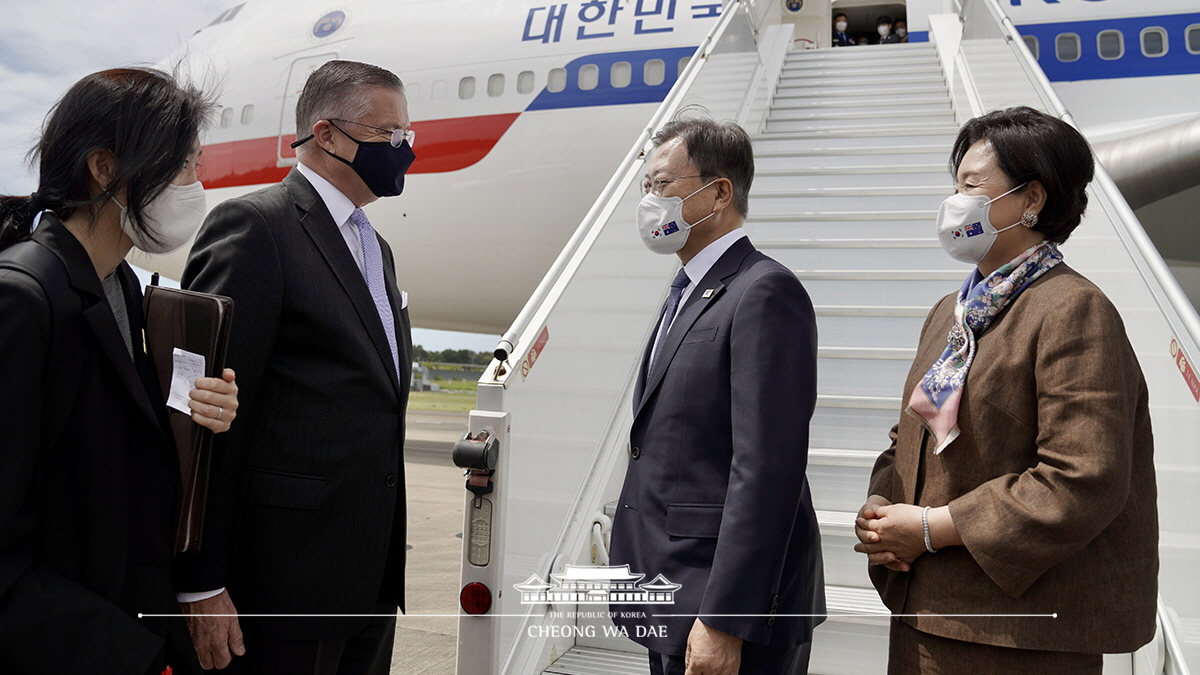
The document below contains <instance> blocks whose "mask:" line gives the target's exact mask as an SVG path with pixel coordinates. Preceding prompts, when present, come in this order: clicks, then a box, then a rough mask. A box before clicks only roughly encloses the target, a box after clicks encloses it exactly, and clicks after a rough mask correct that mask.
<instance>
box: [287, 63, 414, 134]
mask: <svg viewBox="0 0 1200 675" xmlns="http://www.w3.org/2000/svg"><path fill="white" fill-rule="evenodd" d="M371 87H383V88H385V89H394V90H395V91H398V92H400V93H404V83H403V82H401V81H400V78H398V77H396V75H395V74H394V73H392V71H390V70H387V69H385V68H380V67H379V66H373V65H371V64H369V63H359V62H358V61H329V62H328V63H326V64H325V65H323V66H321V67H320V68H317V69H316V70H314V71H313V72H312V73H311V74H310V75H309V76H308V80H307V81H306V82H305V83H304V91H302V92H301V93H300V100H298V101H297V102H296V137H297V138H298V139H302V138H304V137H305V136H308V135H309V134H311V133H312V127H313V125H314V124H316V123H317V121H318V120H327V119H330V118H334V117H336V118H341V119H348V120H353V119H356V118H359V117H362V116H363V115H365V114H366V113H367V110H368V108H369V107H370V98H369V92H370V88H371Z"/></svg>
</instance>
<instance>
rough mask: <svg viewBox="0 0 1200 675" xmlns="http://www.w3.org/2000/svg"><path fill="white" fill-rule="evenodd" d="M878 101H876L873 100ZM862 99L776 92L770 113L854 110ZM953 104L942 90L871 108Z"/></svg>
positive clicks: (858, 106) (893, 99)
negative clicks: (810, 109)
mask: <svg viewBox="0 0 1200 675" xmlns="http://www.w3.org/2000/svg"><path fill="white" fill-rule="evenodd" d="M874 103H878V102H874ZM863 105H864V103H863V101H861V100H859V99H858V97H854V96H832V95H829V94H820V95H815V96H779V95H778V94H776V96H775V98H774V100H773V101H772V107H771V110H772V114H773V113H774V111H783V110H802V109H806V108H818V109H821V110H841V109H843V108H850V109H854V110H858V109H861V108H862V107H863ZM951 105H953V104H952V102H951V100H950V97H949V96H947V95H946V94H945V92H942V93H941V94H937V93H922V94H911V95H907V96H893V97H891V98H889V99H888V101H887V103H886V105H873V106H872V110H881V109H884V108H895V109H897V110H905V109H908V108H910V107H914V106H939V107H940V106H951Z"/></svg>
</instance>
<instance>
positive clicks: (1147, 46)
mask: <svg viewBox="0 0 1200 675" xmlns="http://www.w3.org/2000/svg"><path fill="white" fill-rule="evenodd" d="M1166 53H1167V31H1165V30H1163V29H1162V28H1158V27H1154V28H1147V29H1145V30H1143V31H1142V54H1144V55H1145V56H1162V55H1163V54H1166Z"/></svg>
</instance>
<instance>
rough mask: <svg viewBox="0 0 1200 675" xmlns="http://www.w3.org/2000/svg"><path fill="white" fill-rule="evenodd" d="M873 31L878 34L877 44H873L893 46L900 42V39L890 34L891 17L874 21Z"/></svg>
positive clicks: (883, 17) (882, 17)
mask: <svg viewBox="0 0 1200 675" xmlns="http://www.w3.org/2000/svg"><path fill="white" fill-rule="evenodd" d="M875 30H876V31H878V32H879V42H877V43H875V44H880V45H893V44H896V43H897V42H900V38H899V37H898V36H897V35H896V34H895V33H893V32H892V17H890V16H881V17H879V18H878V19H875Z"/></svg>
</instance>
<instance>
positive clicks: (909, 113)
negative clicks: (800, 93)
mask: <svg viewBox="0 0 1200 675" xmlns="http://www.w3.org/2000/svg"><path fill="white" fill-rule="evenodd" d="M906 118H918V119H921V120H924V121H934V120H937V121H940V122H942V123H944V124H954V108H953V107H952V106H951V105H950V102H949V101H946V102H945V103H940V104H926V105H913V106H897V105H881V106H868V107H862V108H841V109H834V110H830V109H828V108H810V107H805V108H784V107H779V106H776V107H774V108H772V109H771V118H770V119H771V121H773V122H782V121H785V120H812V121H820V120H863V121H871V122H872V123H874V124H885V123H887V121H889V120H900V119H906Z"/></svg>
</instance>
